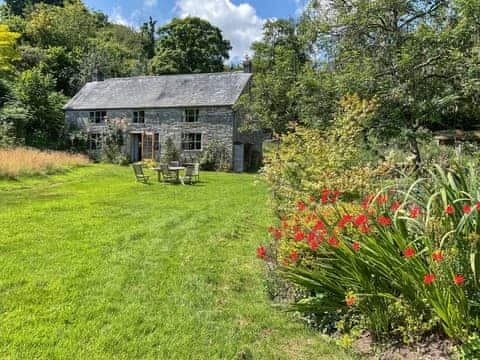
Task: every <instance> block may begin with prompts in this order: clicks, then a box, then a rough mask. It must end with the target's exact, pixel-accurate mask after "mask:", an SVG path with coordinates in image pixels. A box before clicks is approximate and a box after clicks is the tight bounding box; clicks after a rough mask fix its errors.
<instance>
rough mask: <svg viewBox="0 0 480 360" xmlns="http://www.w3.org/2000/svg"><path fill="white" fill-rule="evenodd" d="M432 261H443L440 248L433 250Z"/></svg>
mask: <svg viewBox="0 0 480 360" xmlns="http://www.w3.org/2000/svg"><path fill="white" fill-rule="evenodd" d="M432 259H433V261H438V262H440V261H443V253H442V251H441V250H437V251H434V252H433V254H432Z"/></svg>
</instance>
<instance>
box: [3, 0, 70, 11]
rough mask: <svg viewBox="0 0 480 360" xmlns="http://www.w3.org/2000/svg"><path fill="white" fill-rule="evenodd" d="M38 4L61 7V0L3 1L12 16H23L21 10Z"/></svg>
mask: <svg viewBox="0 0 480 360" xmlns="http://www.w3.org/2000/svg"><path fill="white" fill-rule="evenodd" d="M39 3H44V4H49V5H56V6H63V0H5V4H7V7H8V10H9V12H10V13H11V14H13V15H23V10H24V9H25V7H26V6H27V5H35V4H39Z"/></svg>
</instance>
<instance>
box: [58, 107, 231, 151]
mask: <svg viewBox="0 0 480 360" xmlns="http://www.w3.org/2000/svg"><path fill="white" fill-rule="evenodd" d="M133 111H134V110H114V111H107V118H109V119H122V120H127V122H128V128H127V131H126V139H125V140H126V142H125V147H124V151H125V153H126V154H127V155H130V152H131V146H132V144H131V142H130V136H129V134H132V133H140V132H143V131H145V132H154V133H158V134H159V135H160V150H159V152H158V153H157V154H156V158H157V159H160V158H161V156H162V150H164V149H165V142H166V141H167V139H168V138H171V139H172V140H173V143H174V144H175V146H176V147H177V149H178V150H179V152H180V153H181V154H182V156H183V157H184V158H185V159H186V160H191V159H195V158H199V157H200V156H201V154H202V152H203V151H204V150H205V148H206V146H207V144H208V142H209V141H210V140H211V139H217V140H219V141H220V142H222V143H223V144H224V145H225V146H226V148H227V149H229V151H230V159H231V158H232V151H233V140H234V111H233V110H232V108H230V107H205V108H199V116H198V122H195V123H189V122H185V108H165V109H147V110H145V123H144V124H136V123H135V124H134V123H133ZM65 119H66V123H67V126H68V125H74V126H76V127H77V128H79V129H84V130H85V131H86V132H90V133H101V132H102V131H103V128H104V125H103V124H95V123H90V111H71V110H67V111H66V113H65ZM183 133H201V134H202V150H201V151H195V150H189V151H182V134H183ZM95 155H97V156H98V154H95Z"/></svg>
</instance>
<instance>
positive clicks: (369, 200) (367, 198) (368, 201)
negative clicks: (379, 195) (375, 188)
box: [362, 195, 374, 210]
mask: <svg viewBox="0 0 480 360" xmlns="http://www.w3.org/2000/svg"><path fill="white" fill-rule="evenodd" d="M373 198H374V196H373V195H367V196H365V198H364V199H363V200H362V208H363V209H364V210H367V209H368V207H369V206H370V204H371V203H372V200H373Z"/></svg>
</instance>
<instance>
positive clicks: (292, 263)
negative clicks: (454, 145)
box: [271, 164, 480, 342]
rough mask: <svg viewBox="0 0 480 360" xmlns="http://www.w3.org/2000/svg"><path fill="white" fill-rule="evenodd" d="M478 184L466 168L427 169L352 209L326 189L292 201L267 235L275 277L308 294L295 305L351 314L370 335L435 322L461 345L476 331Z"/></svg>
mask: <svg viewBox="0 0 480 360" xmlns="http://www.w3.org/2000/svg"><path fill="white" fill-rule="evenodd" d="M479 185H480V183H479V181H478V171H477V167H476V166H475V165H474V164H472V165H469V166H467V167H465V166H461V167H459V168H458V169H457V170H454V169H451V170H448V171H445V170H443V169H442V168H441V167H436V168H435V169H434V170H432V171H431V173H430V175H429V176H428V178H425V179H420V180H417V181H415V182H413V183H411V184H409V186H407V187H403V186H396V187H395V188H393V187H389V188H386V189H384V190H382V191H381V192H379V193H378V194H376V195H375V196H368V197H366V198H365V199H364V200H363V202H362V205H361V208H362V210H360V211H358V210H357V211H355V212H352V208H351V207H350V208H349V207H346V206H345V205H344V204H343V203H337V201H336V200H337V197H338V194H335V195H334V192H332V191H330V190H325V191H324V192H323V195H322V197H321V198H318V197H317V196H313V197H311V198H309V199H308V201H307V200H303V201H300V202H299V203H298V204H297V207H298V209H297V210H296V211H294V212H293V213H291V214H290V215H288V216H286V217H285V218H283V220H282V226H281V228H280V229H278V230H275V229H272V230H271V232H272V234H274V235H275V238H276V240H275V241H276V242H277V243H278V245H277V247H278V248H279V249H281V251H280V252H279V256H280V257H283V258H281V259H278V260H280V261H281V263H282V264H283V265H282V266H280V267H279V272H280V273H281V274H282V275H283V276H284V277H285V278H286V279H288V280H289V281H291V282H293V283H294V284H297V285H299V286H302V287H304V288H306V289H308V290H310V291H311V293H312V295H311V296H310V297H307V298H305V299H302V300H300V301H299V302H297V303H296V305H295V306H294V308H295V309H297V310H299V311H302V312H307V313H308V312H312V313H315V314H319V315H320V314H323V313H325V312H335V311H342V312H344V313H345V312H350V311H353V314H360V315H361V316H362V318H363V320H364V321H365V326H366V328H367V329H368V330H369V331H371V332H372V333H373V334H375V336H377V337H379V338H382V337H388V336H391V335H392V334H394V333H396V334H398V335H399V336H401V338H402V339H403V340H404V341H405V342H411V341H414V340H416V339H418V338H419V337H420V336H422V335H423V334H425V333H428V332H430V331H432V329H434V328H436V326H437V324H440V325H441V326H442V329H443V331H444V333H445V334H446V335H447V336H448V337H450V338H453V339H456V340H459V341H466V340H467V339H468V337H469V336H470V335H471V334H472V333H474V332H475V331H478V329H479V327H480V310H479V299H480V292H479V291H478V286H479V284H480V283H479V281H480V226H479V224H480V205H478V204H480V191H479V189H480V186H479ZM278 232H279V233H278ZM288 244H290V245H288ZM292 247H293V249H292ZM282 249H283V250H282ZM285 249H288V250H290V251H291V253H290V254H288V253H287V254H286V252H285ZM288 250H287V251H288ZM292 254H294V255H292Z"/></svg>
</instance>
